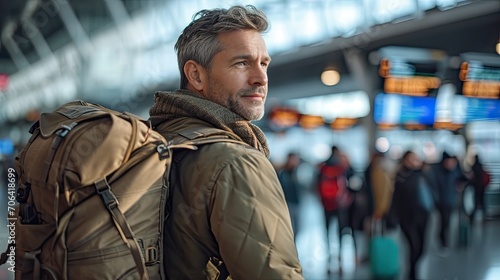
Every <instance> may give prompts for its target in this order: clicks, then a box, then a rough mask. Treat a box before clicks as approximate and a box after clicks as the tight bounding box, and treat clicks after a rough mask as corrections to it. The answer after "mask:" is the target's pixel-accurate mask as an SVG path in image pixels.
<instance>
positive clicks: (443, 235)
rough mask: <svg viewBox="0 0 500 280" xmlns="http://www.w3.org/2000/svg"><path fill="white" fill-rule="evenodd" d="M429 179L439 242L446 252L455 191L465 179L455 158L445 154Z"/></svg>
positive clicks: (448, 244)
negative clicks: (438, 222) (437, 213)
mask: <svg viewBox="0 0 500 280" xmlns="http://www.w3.org/2000/svg"><path fill="white" fill-rule="evenodd" d="M431 178H432V185H433V188H434V190H435V192H434V193H435V194H436V207H437V209H438V211H439V217H440V227H439V241H440V244H441V247H442V249H443V250H445V251H447V250H448V248H449V247H450V241H449V227H450V217H451V214H452V213H453V211H454V210H455V209H456V207H457V205H458V204H457V203H458V200H457V191H458V190H460V187H461V184H462V183H465V182H466V179H465V176H464V175H463V173H462V171H461V169H460V166H459V165H458V160H457V158H456V157H455V156H450V155H449V154H448V153H446V152H443V156H442V158H441V161H440V162H439V163H438V164H436V165H434V166H433V167H432V169H431Z"/></svg>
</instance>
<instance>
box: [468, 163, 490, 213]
mask: <svg viewBox="0 0 500 280" xmlns="http://www.w3.org/2000/svg"><path fill="white" fill-rule="evenodd" d="M471 173H472V174H471V178H470V184H471V185H472V186H473V187H474V209H473V210H472V213H471V214H470V221H471V223H472V222H473V221H474V218H475V216H476V215H477V211H478V210H481V214H482V215H483V217H484V216H486V206H485V204H484V193H485V191H486V187H488V184H489V175H488V173H487V172H486V171H485V170H484V167H483V164H482V163H481V161H480V160H479V156H478V155H475V157H474V164H472V167H471Z"/></svg>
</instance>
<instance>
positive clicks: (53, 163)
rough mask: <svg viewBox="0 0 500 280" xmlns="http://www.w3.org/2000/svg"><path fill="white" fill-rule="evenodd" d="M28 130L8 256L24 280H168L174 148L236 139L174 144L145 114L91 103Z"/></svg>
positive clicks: (68, 107) (48, 116)
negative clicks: (166, 241)
mask: <svg viewBox="0 0 500 280" xmlns="http://www.w3.org/2000/svg"><path fill="white" fill-rule="evenodd" d="M30 132H31V133H32V136H31V138H30V139H29V141H28V143H27V144H26V145H25V146H24V147H23V148H22V150H21V151H20V152H19V154H18V155H17V157H16V158H15V160H14V167H15V170H16V173H17V185H18V186H17V194H16V200H17V202H18V204H17V205H16V207H15V214H14V213H12V212H11V213H10V216H9V220H13V219H14V220H16V221H15V240H14V242H15V244H8V246H7V251H6V252H5V253H3V255H2V261H3V262H6V261H7V263H9V260H10V261H11V264H15V269H13V270H15V278H16V279H23V280H24V279H113V280H114V279H165V276H164V269H163V257H164V256H163V255H164V254H163V252H162V238H163V225H164V221H165V219H166V215H167V213H166V211H165V209H167V208H166V203H167V201H168V194H169V190H168V176H169V170H170V166H171V164H172V151H174V150H176V149H191V150H195V149H197V145H201V144H207V143H213V142H220V141H228V142H234V141H235V140H231V139H221V138H220V137H212V138H210V137H205V138H203V137H201V138H200V139H192V140H191V139H187V140H188V141H184V143H177V144H172V142H167V141H166V139H165V138H164V137H162V136H161V135H160V134H159V133H158V132H156V131H155V130H153V129H152V128H151V126H150V125H149V122H148V121H146V120H143V119H141V118H140V117H137V116H135V115H133V114H129V113H122V112H118V111H114V110H111V109H108V108H105V107H102V106H100V105H96V104H91V103H87V102H84V101H74V102H70V103H67V104H64V105H62V106H60V107H59V108H58V109H56V110H54V111H53V112H48V113H43V114H42V115H41V117H40V120H39V121H38V122H37V123H35V124H34V125H33V127H32V128H31V130H30ZM180 142H182V141H180ZM14 242H11V243H14ZM1 246H3V245H1ZM13 252H15V253H13Z"/></svg>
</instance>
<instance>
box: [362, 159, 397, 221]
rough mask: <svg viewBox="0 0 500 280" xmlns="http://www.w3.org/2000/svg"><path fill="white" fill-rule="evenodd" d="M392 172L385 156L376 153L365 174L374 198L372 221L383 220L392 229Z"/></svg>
mask: <svg viewBox="0 0 500 280" xmlns="http://www.w3.org/2000/svg"><path fill="white" fill-rule="evenodd" d="M391 174H392V171H391V170H389V168H388V167H387V164H386V162H385V157H384V154H382V153H380V152H375V153H374V154H373V157H372V160H371V162H370V164H369V165H368V168H367V171H366V173H365V179H366V182H367V186H369V188H370V191H371V196H372V207H371V213H372V215H371V216H372V219H375V220H383V221H384V222H385V223H386V224H389V227H392V222H393V221H392V220H391V217H389V216H388V214H389V209H390V208H391V202H392V194H393V192H394V182H393V180H392V178H391Z"/></svg>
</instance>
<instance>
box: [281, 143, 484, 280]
mask: <svg viewBox="0 0 500 280" xmlns="http://www.w3.org/2000/svg"><path fill="white" fill-rule="evenodd" d="M472 158H473V160H472V162H469V161H465V160H464V159H460V158H458V157H457V156H455V155H453V154H449V153H447V152H446V151H444V152H442V154H441V155H440V160H439V161H438V162H432V163H429V162H426V160H425V158H422V156H421V154H420V153H418V152H416V151H412V150H408V151H406V152H405V153H403V155H402V156H401V158H400V159H399V160H396V161H395V160H393V159H391V158H389V157H387V156H386V155H385V154H384V153H381V152H378V151H374V152H373V153H372V155H371V157H370V162H369V165H368V166H367V167H366V169H365V170H364V171H363V172H355V171H354V170H353V168H352V167H351V165H350V163H349V157H348V155H347V154H346V153H345V152H344V151H342V150H341V149H339V147H337V146H333V147H332V148H331V155H330V156H329V157H328V159H327V160H325V161H324V162H321V163H320V164H318V165H314V166H313V168H310V170H313V172H314V175H313V176H312V178H314V179H313V180H310V181H309V182H304V180H301V178H300V177H301V176H300V175H299V173H300V171H299V170H300V168H301V165H304V164H307V162H304V160H303V159H302V158H301V156H300V154H299V153H296V152H290V153H289V154H288V156H287V160H286V162H285V163H284V164H283V165H280V166H277V165H276V166H275V168H276V171H277V173H278V177H279V179H280V181H281V184H282V187H283V190H284V194H285V199H286V201H287V204H288V207H289V210H290V215H291V218H292V224H293V229H294V232H295V234H297V233H299V232H300V230H301V229H300V222H299V218H298V217H299V214H300V213H299V211H300V210H299V209H301V208H300V204H301V197H302V196H303V194H304V192H312V193H313V194H314V196H316V197H317V198H318V200H319V201H320V203H321V205H322V207H323V210H324V218H325V230H326V231H325V232H326V240H327V242H329V243H330V242H331V240H330V239H331V238H332V236H336V237H337V238H338V240H336V241H337V242H338V244H339V245H341V244H342V242H340V241H341V238H342V236H343V235H345V234H351V235H352V237H353V239H354V241H355V246H356V236H359V235H355V234H354V233H355V232H358V233H359V232H361V233H363V234H362V236H363V237H364V238H365V240H368V243H366V244H368V246H372V245H373V244H371V242H372V241H373V240H374V239H375V237H377V236H383V235H384V234H385V233H386V232H390V231H392V230H395V229H398V230H400V232H401V233H402V236H403V239H402V240H405V242H407V244H405V245H406V246H407V248H408V255H405V256H400V257H401V258H403V259H404V260H405V261H404V262H405V263H407V265H408V271H407V273H408V274H407V277H408V279H417V278H418V275H417V271H418V269H417V266H418V263H419V260H420V259H421V257H422V255H423V254H425V249H424V248H425V246H424V244H425V243H426V240H425V239H426V229H427V227H428V224H429V219H430V215H431V213H433V212H435V213H437V215H438V217H439V222H438V230H437V236H435V238H436V239H437V240H438V244H439V246H440V248H439V253H440V255H441V256H442V257H446V256H447V255H448V254H449V251H450V247H452V246H455V244H452V243H451V242H450V231H451V230H456V231H457V232H459V236H458V245H457V246H461V245H467V242H468V238H469V236H468V232H470V228H471V227H472V226H475V225H478V224H480V223H481V221H482V219H484V217H485V213H486V211H485V210H486V209H485V204H484V195H485V190H486V188H487V186H488V184H489V182H490V175H489V174H488V172H486V171H485V169H484V168H483V165H482V164H481V160H480V158H479V156H478V155H474V156H473V157H472ZM466 193H469V194H473V198H474V203H473V207H472V208H471V209H467V207H465V203H464V197H465V194H466ZM479 212H481V214H482V215H481V217H482V218H479V215H478V213H479ZM453 214H458V215H459V217H460V219H459V224H458V227H459V228H457V229H451V228H450V218H451V216H452V215H453ZM335 220H336V222H337V225H338V226H337V227H336V228H337V230H338V231H337V232H336V234H331V230H332V229H333V228H334V227H332V221H335ZM400 245H401V244H397V245H396V246H400ZM327 247H328V248H330V247H329V246H327ZM386 250H387V249H386ZM356 252H364V253H358V255H357V256H356V262H357V263H358V264H360V265H361V264H369V263H370V261H371V260H370V257H372V258H374V257H373V254H374V252H372V250H370V249H369V248H368V249H365V250H356ZM327 253H328V256H329V258H331V257H332V256H338V258H339V260H338V263H339V264H341V260H340V258H341V254H338V253H334V252H327ZM382 258H390V256H387V255H386V256H383V257H382ZM394 258H395V262H397V261H398V257H397V256H394ZM339 266H340V265H339ZM386 266H387V265H386ZM372 269H375V268H374V265H372ZM383 269H389V268H387V267H385V268H383ZM338 271H339V273H342V267H341V266H340V267H339V270H338ZM328 273H331V271H330V269H328Z"/></svg>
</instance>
